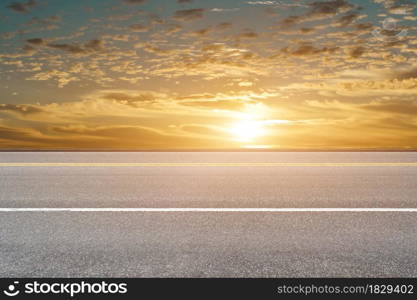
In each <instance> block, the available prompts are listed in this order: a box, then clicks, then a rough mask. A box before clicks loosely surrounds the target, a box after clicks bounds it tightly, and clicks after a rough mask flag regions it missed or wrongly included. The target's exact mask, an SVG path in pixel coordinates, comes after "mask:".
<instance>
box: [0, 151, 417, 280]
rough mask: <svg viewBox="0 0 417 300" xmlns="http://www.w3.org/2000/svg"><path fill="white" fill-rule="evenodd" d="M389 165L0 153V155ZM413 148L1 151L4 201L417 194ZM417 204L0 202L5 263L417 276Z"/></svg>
mask: <svg viewBox="0 0 417 300" xmlns="http://www.w3.org/2000/svg"><path fill="white" fill-rule="evenodd" d="M33 162H37V163H57V162H59V163H62V162H64V163H75V162H82V163H91V162H95V163H103V164H105V163H122V162H123V163H126V162H129V163H130V162H131V163H138V162H146V163H161V162H163V163H171V162H175V163H177V164H182V163H199V162H205V163H213V164H214V163H231V162H234V163H236V162H251V163H260V162H262V163H265V162H270V163H272V162H274V163H277V162H294V163H328V162H331V163H335V164H336V165H337V163H376V164H379V163H380V164H381V166H326V167H321V166H316V167H309V166H296V167H294V166H293V167H288V166H287V167H285V166H279V167H265V166H250V167H240V166H229V167H224V166H215V165H213V166H203V167H201V166H194V167H189V166H173V167H161V166H149V167H126V166H125V167H109V166H102V167H97V166H95V167H89V166H81V167H68V166H67V167H51V166H48V167H47V166H36V167H33V166H32V167H31V166H19V167H17V166H7V167H5V166H1V163H33ZM415 162H417V154H416V153H98V154H97V153H83V154H82V153H70V154H68V153H0V208H67V207H73V208H74V207H77V208H108V207H112V208H119V207H120V208H329V207H330V208H417V180H416V178H417V167H415V166H411V165H410V166H389V167H387V166H382V164H384V163H410V164H411V163H415ZM416 232H417V213H416V212H395V211H393V212H302V213H300V212H285V213H271V212H243V213H242V212H152V213H149V212H148V213H147V212H111V213H109V212H87V213H86V212H1V211H0V276H1V277H359V276H361V277H410V276H411V277H416V276H417V260H416V253H417V234H416Z"/></svg>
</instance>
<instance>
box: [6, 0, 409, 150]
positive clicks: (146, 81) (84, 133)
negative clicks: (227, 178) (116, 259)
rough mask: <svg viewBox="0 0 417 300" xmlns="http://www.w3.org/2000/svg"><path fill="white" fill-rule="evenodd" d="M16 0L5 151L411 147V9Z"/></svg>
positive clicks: (332, 1)
mask: <svg viewBox="0 0 417 300" xmlns="http://www.w3.org/2000/svg"><path fill="white" fill-rule="evenodd" d="M80 3H81V1H80V2H78V1H63V0H62V1H61V0H53V1H52V0H24V1H22V0H20V1H18V0H16V1H8V0H7V1H2V3H1V5H2V6H3V8H2V10H1V13H0V23H1V25H0V43H1V47H0V149H59V150H63V149H71V150H82V149H103V150H105V149H109V150H115V149H126V150H150V149H153V150H157V149H161V150H168V149H172V150H175V149H258V148H259V149H314V150H323V149H330V150H332V149H349V150H352V149H380V150H384V149H401V150H406V149H417V55H416V54H417V31H416V25H417V17H416V13H415V12H416V9H415V8H416V4H415V2H414V1H402V0H401V1H397V0H369V1H356V0H326V1H309V0H305V1H304V0H297V1H295V0H294V1H289V0H285V1H284V0H282V1H243V0H230V1H220V0H213V1H202V0H189V1H179V0H178V1H177V0H164V1H162V0H148V1H143V0H104V1H97V0H91V1H89V2H82V3H85V4H82V5H80Z"/></svg>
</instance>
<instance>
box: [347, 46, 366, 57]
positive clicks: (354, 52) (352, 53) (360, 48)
mask: <svg viewBox="0 0 417 300" xmlns="http://www.w3.org/2000/svg"><path fill="white" fill-rule="evenodd" d="M365 52H366V48H365V47H363V46H358V47H355V48H353V49H352V50H351V51H350V52H349V55H350V57H351V58H359V57H361V56H362V55H363V54H364V53H365Z"/></svg>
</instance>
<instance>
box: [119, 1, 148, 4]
mask: <svg viewBox="0 0 417 300" xmlns="http://www.w3.org/2000/svg"><path fill="white" fill-rule="evenodd" d="M146 1H147V0H123V2H125V3H127V4H143V3H145V2H146Z"/></svg>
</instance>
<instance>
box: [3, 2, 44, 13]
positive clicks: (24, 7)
mask: <svg viewBox="0 0 417 300" xmlns="http://www.w3.org/2000/svg"><path fill="white" fill-rule="evenodd" d="M37 4H38V3H37V2H36V1H35V0H28V1H26V2H12V3H11V4H9V5H7V8H9V9H11V10H13V11H15V12H19V13H28V12H29V11H30V10H31V9H32V8H34V7H35V6H36V5H37Z"/></svg>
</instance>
